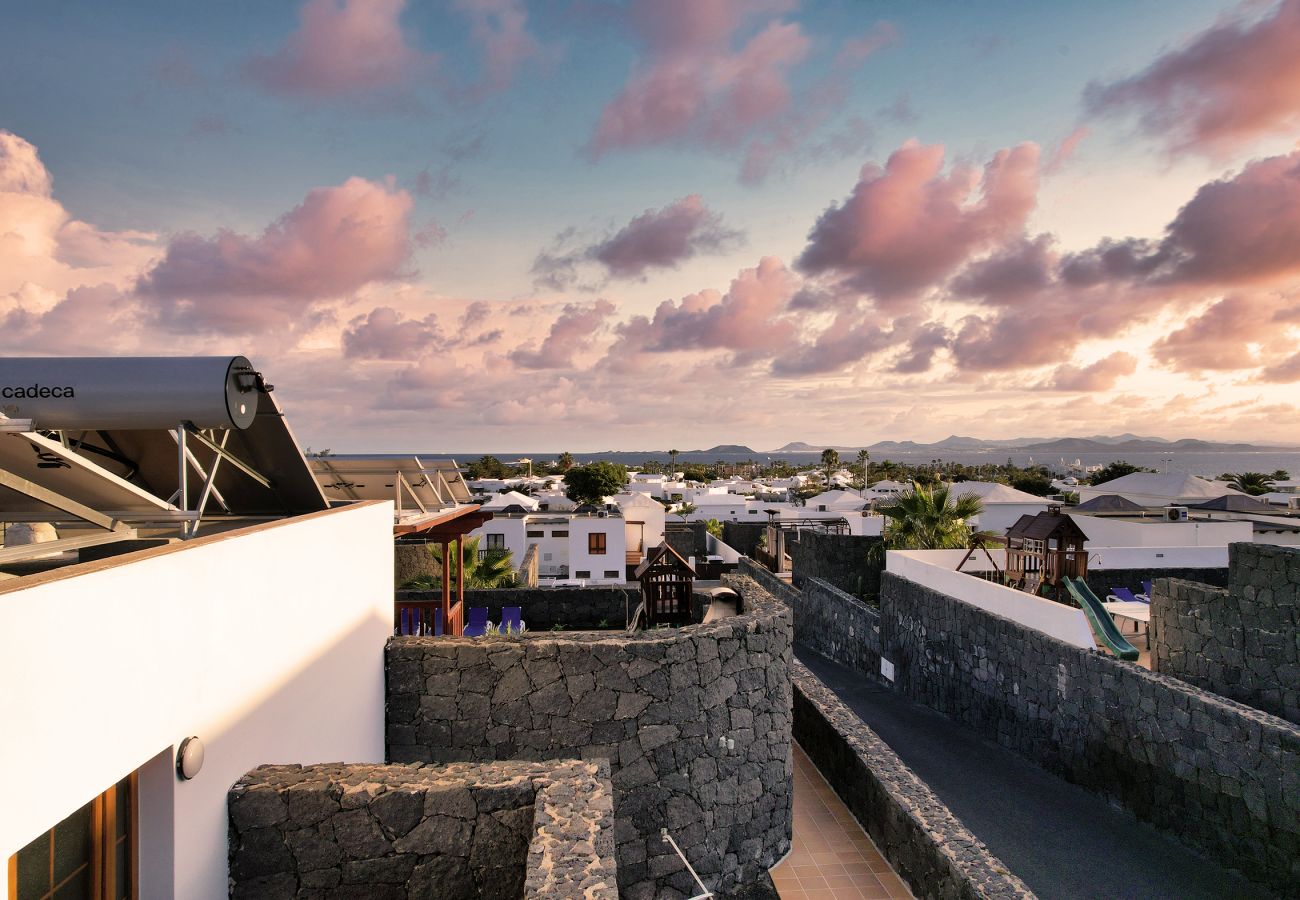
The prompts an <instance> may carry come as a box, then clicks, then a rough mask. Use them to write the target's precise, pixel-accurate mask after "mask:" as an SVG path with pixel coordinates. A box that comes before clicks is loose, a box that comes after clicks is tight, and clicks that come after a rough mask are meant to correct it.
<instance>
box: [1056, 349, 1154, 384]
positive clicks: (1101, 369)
mask: <svg viewBox="0 0 1300 900" xmlns="http://www.w3.org/2000/svg"><path fill="white" fill-rule="evenodd" d="M1136 371H1137V358H1136V357H1135V356H1133V355H1132V354H1131V353H1124V352H1123V351H1118V352H1115V353H1112V354H1110V355H1109V356H1107V357H1105V358H1104V359H1099V360H1097V361H1096V362H1095V363H1093V364H1092V365H1090V366H1075V365H1070V364H1069V363H1066V364H1065V365H1061V366H1057V367H1056V370H1055V371H1054V372H1052V376H1051V378H1050V379H1049V380H1048V382H1047V384H1046V385H1045V387H1046V388H1047V389H1048V390H1053V391H1108V390H1110V389H1111V388H1113V387H1114V386H1115V382H1117V381H1119V379H1121V378H1123V377H1124V376H1126V375H1132V374H1133V373H1134V372H1136Z"/></svg>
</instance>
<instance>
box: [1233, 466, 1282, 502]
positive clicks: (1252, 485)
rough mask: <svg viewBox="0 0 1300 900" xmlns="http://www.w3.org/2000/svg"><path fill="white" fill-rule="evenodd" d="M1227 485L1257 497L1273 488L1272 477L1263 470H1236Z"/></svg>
mask: <svg viewBox="0 0 1300 900" xmlns="http://www.w3.org/2000/svg"><path fill="white" fill-rule="evenodd" d="M1228 487H1230V488H1233V489H1235V490H1238V491H1241V492H1242V493H1243V494H1250V495H1251V496H1252V497H1257V496H1259V495H1260V494H1267V493H1268V492H1269V491H1271V490H1273V479H1272V478H1270V477H1269V476H1267V475H1265V474H1264V473H1263V472H1238V473H1237V474H1236V475H1233V476H1232V480H1231V481H1229V482H1228Z"/></svg>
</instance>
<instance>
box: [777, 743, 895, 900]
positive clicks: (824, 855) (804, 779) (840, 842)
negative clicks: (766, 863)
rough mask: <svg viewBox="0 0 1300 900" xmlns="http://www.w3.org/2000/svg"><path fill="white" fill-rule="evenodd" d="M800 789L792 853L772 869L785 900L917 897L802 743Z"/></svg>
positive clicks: (797, 763)
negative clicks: (818, 769) (898, 875)
mask: <svg viewBox="0 0 1300 900" xmlns="http://www.w3.org/2000/svg"><path fill="white" fill-rule="evenodd" d="M794 790H795V796H794V835H793V837H792V838H791V841H790V853H789V855H788V856H786V858H785V859H784V860H782V861H781V863H780V865H777V866H776V867H774V868H773V869H772V883H773V884H774V885H775V886H776V889H777V893H778V894H780V896H781V897H782V900H815V898H816V900H863V898H869V900H878V898H879V900H892V898H910V897H911V894H909V893H908V892H907V888H906V887H905V885H904V884H903V882H902V881H901V880H900V879H899V878H898V877H897V876H896V875H895V874H894V873H893V871H892V870H891V869H890V868H889V865H888V863H886V862H885V860H884V858H883V857H882V856H881V855H880V851H879V850H877V849H876V846H875V844H873V843H872V842H871V839H870V838H869V837H868V835H867V834H866V832H865V831H863V829H862V827H861V825H859V823H858V821H857V820H856V819H855V818H853V816H852V814H850V813H849V811H848V810H847V809H846V808H845V806H844V804H843V803H841V802H840V799H839V797H838V796H836V794H835V792H834V791H832V790H831V789H830V786H829V785H827V784H826V780H825V779H824V778H822V777H821V773H820V772H818V771H817V769H816V767H815V766H813V765H812V762H811V761H810V760H809V759H808V758H807V756H806V755H805V754H804V752H803V750H802V748H800V747H798V745H796V747H795V774H794ZM877 875H879V877H877Z"/></svg>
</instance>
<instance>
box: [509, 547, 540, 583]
mask: <svg viewBox="0 0 1300 900" xmlns="http://www.w3.org/2000/svg"><path fill="white" fill-rule="evenodd" d="M540 556H541V553H540V551H539V550H538V549H537V544H529V545H528V549H527V550H525V551H524V558H523V561H522V562H520V563H519V569H518V570H517V571H516V572H515V584H516V585H518V586H519V587H521V588H535V587H537V561H538V559H539V558H540Z"/></svg>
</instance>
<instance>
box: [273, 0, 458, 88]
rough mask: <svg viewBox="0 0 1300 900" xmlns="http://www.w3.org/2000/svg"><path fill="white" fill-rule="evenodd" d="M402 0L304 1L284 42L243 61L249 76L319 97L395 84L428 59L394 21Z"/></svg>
mask: <svg viewBox="0 0 1300 900" xmlns="http://www.w3.org/2000/svg"><path fill="white" fill-rule="evenodd" d="M405 7H406V0H307V2H306V3H304V4H303V6H302V9H301V10H300V12H299V23H298V30H297V31H295V32H294V33H293V34H292V35H290V36H289V39H288V41H286V42H285V44H284V46H283V47H281V48H280V49H279V50H277V51H276V52H275V53H273V54H270V55H267V56H256V57H254V58H253V59H251V60H249V62H248V64H247V71H248V74H249V76H250V77H251V78H252V79H253V80H254V81H256V82H257V83H258V84H260V85H261V86H262V87H263V88H265V89H266V90H268V91H271V92H273V93H277V94H288V95H294V96H301V97H308V98H312V99H323V98H329V97H338V96H346V95H357V94H367V93H373V92H376V91H383V90H388V89H393V88H399V87H401V86H403V85H405V84H406V83H407V81H408V80H409V79H410V78H411V76H412V75H413V74H415V73H416V72H417V71H418V70H419V69H420V68H422V67H424V66H426V65H428V64H430V63H431V62H432V61H433V57H431V56H427V55H425V54H423V53H421V52H420V51H418V50H416V49H415V48H413V47H412V46H411V45H410V44H409V43H408V42H407V39H406V35H405V34H404V33H403V31H402V26H401V23H400V21H399V19H400V17H401V14H402V10H403V9H405Z"/></svg>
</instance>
